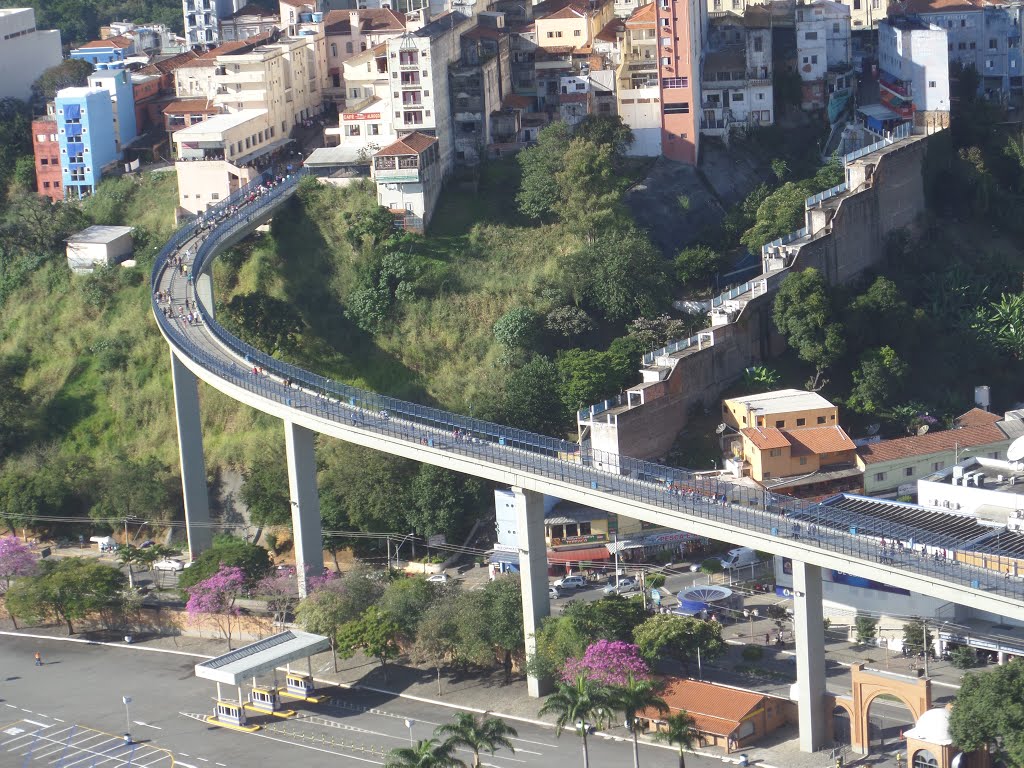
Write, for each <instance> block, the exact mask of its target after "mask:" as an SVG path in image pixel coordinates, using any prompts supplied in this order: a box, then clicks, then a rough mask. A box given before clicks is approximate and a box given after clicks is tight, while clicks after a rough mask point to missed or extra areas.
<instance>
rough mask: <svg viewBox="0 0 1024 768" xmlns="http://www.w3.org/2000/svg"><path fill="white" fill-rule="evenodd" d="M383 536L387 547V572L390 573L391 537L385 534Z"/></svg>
mask: <svg viewBox="0 0 1024 768" xmlns="http://www.w3.org/2000/svg"><path fill="white" fill-rule="evenodd" d="M385 538H386V540H387V548H388V573H391V537H390V536H387V537H385Z"/></svg>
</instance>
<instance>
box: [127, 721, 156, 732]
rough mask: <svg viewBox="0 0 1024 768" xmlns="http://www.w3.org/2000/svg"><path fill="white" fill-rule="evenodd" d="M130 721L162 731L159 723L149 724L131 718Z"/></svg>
mask: <svg viewBox="0 0 1024 768" xmlns="http://www.w3.org/2000/svg"><path fill="white" fill-rule="evenodd" d="M132 722H133V723H135V724H136V725H141V726H144V727H146V728H155V729H156V730H158V731H162V730H163V728H161V727H160V726H159V725H150V724H149V723H144V722H142V721H141V720H132Z"/></svg>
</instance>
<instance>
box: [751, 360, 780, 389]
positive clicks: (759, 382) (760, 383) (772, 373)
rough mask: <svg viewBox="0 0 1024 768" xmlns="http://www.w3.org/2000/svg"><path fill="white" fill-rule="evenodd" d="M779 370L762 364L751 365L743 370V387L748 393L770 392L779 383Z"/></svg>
mask: <svg viewBox="0 0 1024 768" xmlns="http://www.w3.org/2000/svg"><path fill="white" fill-rule="evenodd" d="M780 378H781V377H780V376H779V372H778V371H776V370H774V369H773V368H768V367H766V366H763V365H752V366H750V367H749V368H746V369H744V371H743V389H744V390H746V392H747V393H748V394H756V393H759V392H771V391H772V390H773V389H776V388H777V387H778V385H779V379H780Z"/></svg>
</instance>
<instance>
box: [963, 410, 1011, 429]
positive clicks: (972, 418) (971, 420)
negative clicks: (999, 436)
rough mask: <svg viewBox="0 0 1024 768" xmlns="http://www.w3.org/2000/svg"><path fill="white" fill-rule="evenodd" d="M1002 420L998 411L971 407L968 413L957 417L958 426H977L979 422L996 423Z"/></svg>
mask: <svg viewBox="0 0 1024 768" xmlns="http://www.w3.org/2000/svg"><path fill="white" fill-rule="evenodd" d="M1002 420H1003V419H1002V417H1001V416H1000V415H999V414H998V413H990V412H989V411H983V410H982V409H981V408H971V410H969V411H968V412H967V413H964V414H962V415H960V416H958V417H957V419H956V424H957V426H958V427H975V426H977V425H978V424H995V423H996V422H997V421H1002Z"/></svg>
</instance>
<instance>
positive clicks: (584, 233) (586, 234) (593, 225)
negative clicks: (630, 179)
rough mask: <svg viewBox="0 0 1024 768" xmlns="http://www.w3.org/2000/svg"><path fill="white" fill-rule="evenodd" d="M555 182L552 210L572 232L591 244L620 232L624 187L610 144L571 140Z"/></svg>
mask: <svg viewBox="0 0 1024 768" xmlns="http://www.w3.org/2000/svg"><path fill="white" fill-rule="evenodd" d="M555 182H556V183H557V185H558V191H559V201H558V203H557V205H556V207H555V210H556V211H557V213H558V217H559V218H560V219H561V220H562V221H563V222H564V223H565V225H566V226H567V227H569V229H570V230H571V231H572V232H575V233H576V234H577V235H579V236H580V237H582V238H584V239H585V240H586V241H587V242H588V243H593V242H594V241H595V240H596V239H597V238H598V237H599V236H601V235H602V234H611V233H613V232H615V231H617V230H619V229H621V226H620V225H621V224H622V223H623V221H624V220H625V215H624V213H623V210H622V193H623V191H624V189H625V184H624V179H623V177H622V174H621V173H619V172H617V170H616V167H615V150H614V149H613V148H612V147H611V146H610V145H607V144H594V143H592V142H589V141H584V140H583V139H574V140H573V141H572V142H571V143H570V144H569V147H568V149H567V150H566V151H565V154H564V155H563V156H562V163H561V169H560V170H559V171H558V172H557V173H556V174H555Z"/></svg>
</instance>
